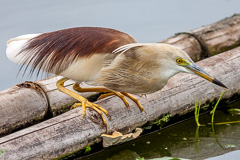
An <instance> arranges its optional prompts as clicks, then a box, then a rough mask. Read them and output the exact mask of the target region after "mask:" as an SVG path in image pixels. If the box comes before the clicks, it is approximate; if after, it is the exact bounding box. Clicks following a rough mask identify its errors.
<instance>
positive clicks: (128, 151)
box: [79, 101, 240, 160]
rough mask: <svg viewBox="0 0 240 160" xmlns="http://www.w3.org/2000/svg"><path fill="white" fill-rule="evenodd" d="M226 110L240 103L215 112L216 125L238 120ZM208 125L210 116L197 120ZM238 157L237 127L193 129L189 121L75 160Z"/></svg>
mask: <svg viewBox="0 0 240 160" xmlns="http://www.w3.org/2000/svg"><path fill="white" fill-rule="evenodd" d="M229 108H238V109H240V101H238V102H236V103H234V104H231V105H229V106H227V107H222V108H221V109H220V110H217V111H216V113H215V119H214V120H215V122H216V123H217V122H226V121H239V120H240V115H239V114H233V113H229V112H228V109H229ZM210 122H211V115H209V114H204V115H201V116H200V123H201V124H207V123H210ZM214 133H215V134H214ZM239 155H240V123H235V124H225V125H215V126H214V128H212V127H211V126H205V127H199V128H197V126H196V123H195V120H194V119H190V120H187V121H185V122H182V123H179V124H176V125H173V126H170V127H167V128H165V129H162V130H160V131H158V132H155V133H152V134H148V135H145V136H142V137H140V138H138V139H136V140H133V141H130V142H128V143H124V144H121V145H118V146H114V147H111V148H108V149H105V150H104V151H101V152H99V153H97V154H93V155H91V156H88V157H85V158H79V159H83V160H135V159H136V158H137V157H141V158H144V159H145V160H146V159H154V158H160V157H165V156H167V157H179V158H186V159H209V160H210V159H211V160H215V159H216V160H219V159H220V160H221V159H223V160H224V159H231V160H235V159H236V160H237V159H240V157H239ZM216 156H218V157H216ZM211 157H213V158H211ZM214 157H215V158H214Z"/></svg>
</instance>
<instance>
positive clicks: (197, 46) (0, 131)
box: [0, 14, 240, 135]
mask: <svg viewBox="0 0 240 160" xmlns="http://www.w3.org/2000/svg"><path fill="white" fill-rule="evenodd" d="M239 22H240V15H239V14H238V15H234V16H232V17H230V18H227V19H224V20H222V21H220V22H217V23H214V24H212V25H208V26H205V27H201V28H199V29H196V30H194V31H191V32H189V33H187V34H186V33H184V34H179V35H177V36H174V37H171V38H169V39H167V40H164V41H162V42H165V43H170V44H173V45H176V46H178V47H180V48H182V49H184V50H185V51H187V53H189V54H190V56H191V57H192V58H193V59H194V60H200V59H202V58H204V57H206V55H205V54H206V53H205V52H204V51H206V50H207V51H208V53H214V54H215V53H218V52H221V51H222V50H225V49H228V48H233V47H235V46H236V45H237V44H239V43H240V40H239V38H240V23H239ZM208 37H209V38H208ZM205 44H206V46H207V49H206V46H205ZM220 46H224V47H220ZM204 48H205V49H204ZM209 51H211V52H209ZM59 78H60V77H53V78H50V79H47V80H41V81H38V82H34V83H32V84H35V85H38V87H40V88H42V96H45V98H43V99H41V98H38V96H27V97H28V98H25V99H24V104H21V106H17V105H14V104H20V102H19V103H18V100H19V99H22V97H24V95H39V92H38V91H37V90H36V88H34V87H30V88H29V87H26V86H28V84H29V82H26V83H23V84H22V85H21V86H22V87H20V88H19V87H16V86H15V87H13V88H10V89H8V90H5V91H2V92H0V95H1V97H0V102H1V107H0V108H4V109H1V112H0V121H1V122H2V123H0V135H4V134H7V133H10V132H12V131H14V130H16V129H18V128H21V127H25V126H28V125H29V124H32V123H33V122H36V121H41V120H44V117H49V116H52V115H53V116H55V115H58V114H60V113H62V112H65V111H67V110H69V108H70V106H71V105H72V104H74V103H75V102H76V100H75V99H73V98H71V97H69V96H68V95H66V94H64V93H61V92H59V91H58V90H57V88H56V81H57V80H58V79H59ZM72 84H73V82H72V81H68V82H66V86H67V88H68V89H70V90H72V89H71V88H72V86H71V85H72ZM85 86H86V85H85ZM83 87H84V85H83ZM20 90H21V91H20ZM34 90H36V91H35V92H37V93H33V92H34ZM12 93H14V94H12ZM20 93H21V94H20ZM22 94H23V95H22ZM92 94H93V93H81V95H83V96H84V97H87V96H90V95H92ZM6 98H7V100H6ZM12 99H14V103H5V102H4V101H5V100H6V101H8V102H10V101H12ZM40 101H42V102H40ZM119 101H121V100H119ZM116 103H121V102H116ZM25 104H27V105H25ZM113 104H114V103H113ZM114 105H115V104H114ZM18 108H21V112H20V111H19V109H18ZM40 108H42V109H43V108H44V111H43V110H40ZM29 111H31V112H29ZM25 112H26V113H25ZM9 113H12V117H13V118H11V120H10V121H8V119H6V116H9ZM33 113H34V114H33ZM46 113H50V114H51V115H46ZM1 115H4V116H1ZM9 119H10V118H9ZM6 126H7V127H6Z"/></svg>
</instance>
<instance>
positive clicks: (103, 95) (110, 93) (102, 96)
mask: <svg viewBox="0 0 240 160" xmlns="http://www.w3.org/2000/svg"><path fill="white" fill-rule="evenodd" d="M116 93H118V94H121V95H122V96H123V97H124V95H125V96H127V97H128V98H130V99H131V100H133V101H134V102H135V103H136V104H137V106H138V107H139V109H140V110H141V111H143V110H144V109H143V107H142V105H141V104H140V103H139V102H138V100H137V99H136V98H134V97H133V96H131V95H130V94H128V93H126V92H109V93H105V94H102V95H101V96H100V97H99V98H98V100H100V99H103V98H106V97H108V96H112V95H115V94H116ZM118 96H119V95H118ZM124 100H126V99H125V98H124ZM124 100H123V101H124ZM126 102H127V100H126ZM124 103H125V101H124ZM125 104H126V103H125ZM126 106H127V105H126ZM128 106H129V105H128ZM128 106H127V107H128Z"/></svg>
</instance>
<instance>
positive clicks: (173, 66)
mask: <svg viewBox="0 0 240 160" xmlns="http://www.w3.org/2000/svg"><path fill="white" fill-rule="evenodd" d="M155 47H156V48H155V49H154V50H155V51H157V52H158V55H159V56H160V57H159V62H160V64H161V65H162V66H164V69H165V72H166V74H172V75H174V74H176V73H179V72H185V73H191V74H195V75H197V76H200V77H202V78H204V79H206V80H208V81H210V82H212V83H214V84H216V85H218V86H221V87H223V88H225V89H227V87H226V86H225V85H224V84H223V83H221V82H220V81H219V80H217V79H216V78H214V77H213V76H211V75H209V74H208V73H206V72H205V71H204V70H203V69H201V68H200V67H199V66H197V65H196V64H195V63H194V62H193V61H192V59H191V58H190V57H189V55H188V54H187V53H186V52H184V51H183V50H181V49H179V48H177V47H174V46H172V45H168V44H161V43H160V44H156V46H155ZM159 52H160V53H159Z"/></svg>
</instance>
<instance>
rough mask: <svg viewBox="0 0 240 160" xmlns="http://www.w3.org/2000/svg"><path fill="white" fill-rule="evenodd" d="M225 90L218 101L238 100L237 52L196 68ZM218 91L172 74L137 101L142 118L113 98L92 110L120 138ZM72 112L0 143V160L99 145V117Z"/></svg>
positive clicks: (239, 73)
mask: <svg viewBox="0 0 240 160" xmlns="http://www.w3.org/2000/svg"><path fill="white" fill-rule="evenodd" d="M197 65H199V66H200V67H202V68H203V69H204V70H206V71H207V72H208V73H210V74H211V75H213V76H215V77H216V78H218V79H219V80H220V81H222V82H223V83H224V84H226V86H227V87H228V88H229V89H228V90H227V91H226V93H225V94H224V96H223V98H225V99H227V98H230V97H232V96H233V95H236V94H238V95H239V94H240V85H239V82H240V70H239V68H240V47H238V48H236V49H233V50H230V51H227V52H225V53H222V54H219V55H216V56H214V57H210V58H208V59H205V60H202V61H200V62H198V63H197ZM222 91H223V89H222V88H221V87H218V86H216V85H213V84H212V83H209V82H207V81H206V80H204V79H202V78H200V77H197V76H194V75H189V74H186V75H183V74H177V75H175V76H174V77H172V78H171V79H170V81H169V83H168V84H167V86H165V87H164V88H163V89H162V90H161V91H158V92H155V93H153V94H150V95H148V96H147V97H137V98H138V99H139V101H140V103H141V104H142V106H143V107H144V109H145V111H146V113H144V112H141V111H140V110H139V108H138V107H137V106H136V104H135V103H134V102H132V101H129V103H130V107H131V109H130V111H128V109H127V108H126V107H125V105H124V103H123V102H122V101H119V98H118V97H115V96H113V97H109V98H107V99H104V100H101V101H98V102H97V104H99V105H100V106H102V107H104V108H105V109H107V110H108V111H109V114H110V115H111V120H110V119H108V118H107V124H108V132H109V133H111V132H113V131H114V130H117V131H120V132H121V133H123V134H125V133H127V132H131V131H132V130H134V129H135V128H136V127H138V126H142V125H144V124H146V123H147V122H149V121H154V120H155V119H157V118H159V117H160V116H161V115H163V114H166V113H169V114H171V115H172V116H174V115H176V114H178V115H182V114H186V113H188V112H191V111H193V110H194V102H195V100H196V98H197V99H199V101H200V102H201V104H203V103H206V102H209V103H211V102H212V101H213V100H214V99H216V98H218V97H219V95H220V94H221V93H222ZM81 113H82V109H81V108H76V109H73V110H71V111H69V112H66V113H63V114H62V115H59V116H57V117H54V118H52V119H49V120H47V121H44V122H42V123H39V124H37V125H34V126H32V127H29V128H26V129H23V130H21V131H19V132H16V133H13V134H11V135H8V136H5V137H2V138H0V146H1V149H6V151H5V152H4V154H3V155H2V156H1V157H0V159H15V160H17V159H53V158H57V157H60V156H63V155H67V154H70V153H73V152H76V151H78V150H81V149H84V148H85V147H86V146H87V145H91V144H93V143H96V142H100V141H101V138H100V135H101V134H103V133H106V129H105V127H104V125H103V122H102V121H101V117H100V116H99V114H97V113H96V112H95V111H93V110H91V109H88V108H87V110H86V116H85V118H82V116H81Z"/></svg>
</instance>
